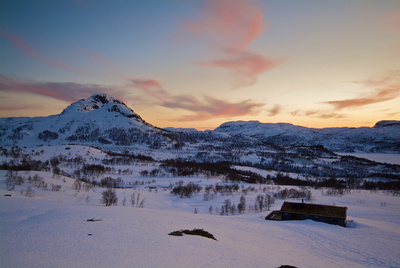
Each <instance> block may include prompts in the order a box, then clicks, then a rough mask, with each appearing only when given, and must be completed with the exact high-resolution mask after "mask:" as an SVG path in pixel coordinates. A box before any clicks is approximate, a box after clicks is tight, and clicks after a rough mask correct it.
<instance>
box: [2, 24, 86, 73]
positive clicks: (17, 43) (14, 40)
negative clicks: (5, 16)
mask: <svg viewBox="0 0 400 268" xmlns="http://www.w3.org/2000/svg"><path fill="white" fill-rule="evenodd" d="M0 36H1V37H3V38H4V39H5V40H7V41H8V42H9V43H10V44H12V45H13V46H14V47H15V48H16V49H18V50H19V51H21V52H22V54H24V55H25V56H27V57H29V58H32V59H34V60H37V61H40V62H43V63H46V64H48V65H50V66H53V67H56V68H58V69H63V70H67V71H71V72H75V73H85V72H86V71H85V70H83V69H81V68H77V67H75V66H71V65H69V64H66V63H64V62H60V61H56V60H53V59H50V58H48V57H46V56H43V55H41V54H39V53H38V52H37V51H36V50H34V49H33V48H32V47H31V46H30V45H29V44H28V43H27V42H26V41H25V40H23V39H22V38H21V37H20V36H18V35H16V34H14V33H10V32H8V31H6V30H3V29H0Z"/></svg>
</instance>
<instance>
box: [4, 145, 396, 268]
mask: <svg viewBox="0 0 400 268" xmlns="http://www.w3.org/2000/svg"><path fill="white" fill-rule="evenodd" d="M27 150H28V151H29V150H30V149H27ZM41 150H43V151H42V152H41V153H38V154H36V151H38V152H39V151H41ZM36 151H35V152H32V157H34V158H37V159H42V160H45V159H48V158H49V157H51V156H53V155H57V154H64V155H70V156H74V155H77V154H78V155H84V156H85V159H86V160H87V161H88V162H89V163H96V161H98V159H101V158H104V157H105V154H104V153H102V152H100V151H98V150H96V149H93V148H90V147H84V146H70V148H69V149H68V150H66V149H65V148H64V147H41V148H39V149H38V150H36ZM115 168H116V169H125V168H129V169H131V171H132V172H131V174H123V175H117V174H114V175H110V176H113V177H118V176H120V177H122V178H123V180H124V181H125V182H126V183H128V182H135V181H138V180H139V181H140V180H141V181H143V182H144V183H143V185H141V184H136V185H133V186H134V188H123V189H116V193H117V196H118V206H111V207H106V206H104V205H102V204H100V199H101V193H102V191H104V189H102V188H99V187H94V188H91V189H87V190H84V189H81V190H76V189H74V182H75V180H74V179H72V178H69V177H64V176H53V174H52V172H38V171H26V172H25V171H20V172H18V175H20V176H22V177H24V178H25V182H24V184H22V185H16V186H15V189H14V190H12V191H8V190H6V185H5V177H6V174H7V171H0V238H1V242H0V260H1V262H0V263H1V265H0V266H1V267H279V266H281V265H292V266H296V267H400V197H399V196H394V195H393V194H392V193H389V192H384V191H376V192H372V191H352V192H351V193H348V194H345V195H343V196H327V195H324V194H323V193H322V191H321V190H316V189H310V190H311V191H312V196H313V200H312V201H311V202H313V203H318V204H327V205H338V206H346V207H348V211H347V214H348V220H350V221H352V224H351V226H350V227H351V228H343V227H340V226H336V225H329V224H325V223H317V222H313V221H310V220H307V221H286V222H277V221H266V220H264V217H265V216H266V215H268V214H269V211H263V212H261V213H260V212H254V211H246V212H245V214H240V215H238V214H237V215H230V216H221V215H219V214H218V213H216V212H215V208H218V207H221V206H222V205H223V203H224V201H225V200H227V199H230V200H231V201H232V203H235V204H238V202H239V199H240V196H241V195H242V194H243V192H242V188H243V189H246V188H247V187H254V189H253V191H249V192H248V193H247V195H245V197H246V202H247V204H251V203H253V202H254V201H255V199H256V196H257V195H259V194H265V193H274V192H277V191H279V190H281V189H283V188H297V187H293V186H287V187H278V186H273V185H254V184H246V183H240V184H239V186H240V190H239V191H238V192H236V193H233V194H231V195H224V196H221V195H220V194H218V195H217V196H215V197H214V198H210V200H208V201H205V200H204V198H203V194H204V189H203V191H202V192H201V193H199V194H198V195H194V196H193V197H192V198H180V197H179V196H174V195H172V194H171V193H170V190H169V189H167V188H165V187H168V186H169V185H170V184H175V183H176V182H178V181H180V180H183V181H184V182H185V183H188V182H194V183H196V184H199V185H201V186H203V188H204V187H205V186H206V185H215V184H216V183H218V184H224V182H223V181H221V179H220V178H207V177H204V176H202V175H200V176H198V177H196V176H194V177H190V178H189V177H179V178H175V177H156V178H149V177H141V176H140V175H139V172H140V171H141V170H144V169H146V170H151V169H153V168H155V166H151V165H149V166H147V165H144V164H143V163H137V164H136V165H127V166H116V167H115ZM36 174H37V175H38V176H40V177H42V178H43V180H44V181H45V182H47V184H48V189H41V188H37V187H34V186H32V184H30V183H28V181H27V178H28V177H29V176H31V177H33V176H35V175H36ZM105 176H108V174H106V175H105ZM52 184H53V185H60V186H61V188H60V190H59V191H52V190H51V186H50V185H52ZM28 186H31V188H32V189H33V190H34V193H33V194H32V195H31V197H28V196H26V193H27V189H28ZM149 187H153V188H149ZM154 188H157V189H154ZM133 193H134V194H135V197H137V196H138V195H139V194H140V200H143V198H144V200H145V201H144V208H138V207H137V204H136V205H135V206H134V207H133V206H132V205H131V203H130V197H131V195H132V194H133ZM7 195H11V196H7ZM124 199H125V200H126V204H125V206H124V204H123V203H124V201H123V200H124ZM292 201H293V200H292ZM294 201H299V202H301V201H300V200H294ZM283 202H284V200H280V199H278V200H276V202H275V204H273V206H272V207H271V210H278V209H280V207H281V205H282V203H283ZM210 206H212V207H213V208H214V210H213V213H212V214H210V213H209V207H210ZM195 210H197V212H198V213H196V214H195V213H194V211H195ZM92 218H93V219H95V220H99V221H94V222H90V221H87V220H88V219H92ZM194 228H199V229H204V230H205V231H208V232H210V233H211V234H213V235H214V236H215V238H216V239H217V240H218V241H215V240H211V239H207V238H204V237H200V236H189V235H186V236H183V237H176V236H169V235H168V233H170V232H173V231H177V230H181V229H190V230H191V229H194Z"/></svg>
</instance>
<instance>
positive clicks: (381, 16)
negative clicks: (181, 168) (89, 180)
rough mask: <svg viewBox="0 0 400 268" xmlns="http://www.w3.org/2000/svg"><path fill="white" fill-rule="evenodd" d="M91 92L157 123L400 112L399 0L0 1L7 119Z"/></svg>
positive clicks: (194, 124)
mask: <svg viewBox="0 0 400 268" xmlns="http://www.w3.org/2000/svg"><path fill="white" fill-rule="evenodd" d="M94 93H105V94H108V95H111V96H112V97H114V98H118V99H120V100H122V101H123V102H124V103H125V104H127V105H128V106H129V107H130V108H132V109H133V110H134V111H135V112H136V113H137V114H139V115H140V116H141V117H142V118H143V119H144V120H146V121H147V122H149V123H151V124H153V125H155V126H158V127H177V128H180V127H183V128H196V129H198V130H205V129H214V128H216V127H218V126H219V125H220V124H222V123H224V122H228V121H238V120H243V121H249V120H257V121H260V122H263V123H278V122H285V123H292V124H295V125H301V126H307V127H314V128H323V127H360V126H373V125H374V124H375V123H376V122H377V121H379V120H400V1H398V0H393V1H390V0H374V1H373V0H360V1H356V0H353V1H352V0H302V1H293V0H291V1H289V0H275V1H273V0H271V1H270V0H265V1H262V0H259V1H257V0H254V1H253V0H204V1H203V0H201V1H200V0H191V1H185V0H146V1H144V0H129V1H128V0H125V1H123V0H115V1H110V0H96V1H94V0H93V1H92V0H75V1H73V0H70V1H64V0H56V1H54V0H38V1H26V0H23V1H22V0H0V117H17V116H18V117H19V116H28V117H33V116H49V115H53V114H59V113H60V112H62V110H63V109H64V108H66V107H67V106H68V105H69V104H71V103H73V102H75V101H77V100H79V99H85V98H88V97H90V96H91V95H92V94H94Z"/></svg>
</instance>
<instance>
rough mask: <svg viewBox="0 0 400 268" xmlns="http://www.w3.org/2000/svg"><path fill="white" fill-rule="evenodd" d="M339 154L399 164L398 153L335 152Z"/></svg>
mask: <svg viewBox="0 0 400 268" xmlns="http://www.w3.org/2000/svg"><path fill="white" fill-rule="evenodd" d="M337 154H339V155H350V156H355V157H359V158H365V159H368V160H372V161H376V162H381V163H388V164H395V165H400V154H382V153H337Z"/></svg>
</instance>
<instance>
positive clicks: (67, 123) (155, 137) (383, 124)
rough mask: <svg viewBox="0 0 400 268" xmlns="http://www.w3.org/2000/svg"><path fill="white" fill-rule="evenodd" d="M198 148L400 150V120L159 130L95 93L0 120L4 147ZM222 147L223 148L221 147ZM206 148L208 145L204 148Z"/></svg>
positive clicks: (236, 124) (235, 124)
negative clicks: (53, 110) (43, 111)
mask: <svg viewBox="0 0 400 268" xmlns="http://www.w3.org/2000/svg"><path fill="white" fill-rule="evenodd" d="M184 142H189V143H190V144H198V146H200V147H201V146H203V145H204V143H209V144H210V143H211V144H213V143H214V145H215V146H219V145H216V143H225V144H224V145H223V147H226V148H228V147H232V144H246V145H245V146H254V145H256V144H264V145H265V144H272V145H279V146H316V145H322V146H324V147H325V148H327V149H329V150H331V151H338V152H398V153H399V152H400V121H380V122H378V123H376V125H375V126H374V127H372V128H370V127H360V128H324V129H315V128H307V127H301V126H295V125H292V124H288V123H278V124H272V123H260V122H258V121H248V122H245V121H237V122H227V123H224V124H222V125H221V126H219V127H218V128H216V129H215V130H213V131H205V132H201V131H197V130H195V129H176V128H166V129H160V128H157V127H154V126H152V125H151V124H149V123H147V122H145V121H144V120H143V119H142V118H141V117H140V116H139V115H138V114H136V113H135V112H134V111H133V110H132V109H130V108H129V107H127V106H126V105H125V104H124V103H123V102H122V101H120V100H118V99H115V98H112V97H111V96H108V95H106V94H94V95H92V96H91V97H89V98H87V99H81V100H79V101H77V102H75V103H72V104H71V105H70V106H68V107H67V108H66V109H65V110H64V111H63V112H62V113H61V114H59V115H52V116H48V117H33V118H28V117H19V118H16V117H14V118H0V147H12V146H19V147H24V146H26V147H29V146H39V145H60V144H71V143H73V144H86V145H95V146H114V145H115V146H132V145H134V146H136V147H137V146H145V147H147V148H151V149H159V148H163V147H164V148H165V147H169V148H178V147H179V148H182V146H183V143H184ZM220 145H221V144H220ZM203 147H204V146H203Z"/></svg>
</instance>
